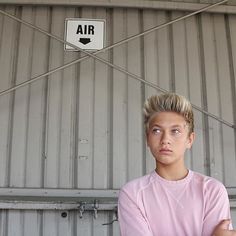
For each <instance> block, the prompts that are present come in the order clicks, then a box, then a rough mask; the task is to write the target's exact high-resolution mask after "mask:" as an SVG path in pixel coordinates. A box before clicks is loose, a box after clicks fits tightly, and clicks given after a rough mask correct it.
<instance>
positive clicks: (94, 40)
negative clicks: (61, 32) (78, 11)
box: [65, 18, 105, 51]
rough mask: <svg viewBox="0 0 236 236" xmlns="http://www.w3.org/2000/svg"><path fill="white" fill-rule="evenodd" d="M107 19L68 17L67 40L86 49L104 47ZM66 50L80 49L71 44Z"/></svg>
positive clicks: (66, 46) (66, 24) (66, 26)
mask: <svg viewBox="0 0 236 236" xmlns="http://www.w3.org/2000/svg"><path fill="white" fill-rule="evenodd" d="M104 35H105V20H97V19H95V20H94V19H79V18H68V19H66V21H65V40H66V41H67V42H69V43H72V44H74V45H75V46H77V47H79V48H81V49H84V50H100V49H103V48H104V44H105V42H104V38H105V37H104ZM65 50H70V51H78V49H76V48H73V47H71V46H69V45H65Z"/></svg>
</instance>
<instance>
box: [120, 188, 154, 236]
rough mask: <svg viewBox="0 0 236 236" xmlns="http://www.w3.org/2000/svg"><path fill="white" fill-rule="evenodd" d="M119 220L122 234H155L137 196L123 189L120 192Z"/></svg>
mask: <svg viewBox="0 0 236 236" xmlns="http://www.w3.org/2000/svg"><path fill="white" fill-rule="evenodd" d="M118 221H119V225H120V233H121V236H153V234H152V232H151V230H150V227H149V224H148V221H147V220H146V218H145V216H144V215H143V214H142V212H141V210H140V208H139V207H138V204H137V202H136V199H135V196H134V197H132V196H131V195H129V194H128V193H127V192H125V191H123V190H120V193H119V200H118Z"/></svg>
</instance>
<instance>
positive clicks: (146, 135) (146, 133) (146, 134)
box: [145, 131, 149, 147]
mask: <svg viewBox="0 0 236 236" xmlns="http://www.w3.org/2000/svg"><path fill="white" fill-rule="evenodd" d="M145 137H146V143H147V147H149V142H148V132H147V131H146V132H145Z"/></svg>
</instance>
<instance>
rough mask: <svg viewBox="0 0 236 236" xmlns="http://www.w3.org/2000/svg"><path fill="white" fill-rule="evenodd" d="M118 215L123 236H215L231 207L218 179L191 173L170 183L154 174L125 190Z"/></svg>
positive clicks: (124, 188)
mask: <svg viewBox="0 0 236 236" xmlns="http://www.w3.org/2000/svg"><path fill="white" fill-rule="evenodd" d="M118 216H119V224H120V231H121V235H122V236H211V235H212V232H213V230H214V228H215V227H216V225H217V224H218V223H219V222H220V221H221V220H223V219H230V205H229V199H228V194H227V191H226V189H225V187H224V185H223V184H222V183H220V182H219V181H217V180H216V179H213V178H211V177H208V176H204V175H201V174H199V173H196V172H193V171H191V170H189V172H188V175H187V176H186V177H185V178H184V179H182V180H178V181H168V180H166V179H163V178H162V177H160V176H159V175H158V174H157V173H156V172H155V171H153V172H152V173H151V174H149V175H146V176H143V177H141V178H138V179H135V180H133V181H131V182H129V183H127V184H125V185H124V186H123V187H122V189H121V190H120V193H119V202H118ZM230 228H232V225H231V226H230Z"/></svg>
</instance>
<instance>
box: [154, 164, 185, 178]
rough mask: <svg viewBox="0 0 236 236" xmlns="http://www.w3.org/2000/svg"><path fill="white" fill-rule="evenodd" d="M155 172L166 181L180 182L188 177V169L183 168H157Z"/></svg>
mask: <svg viewBox="0 0 236 236" xmlns="http://www.w3.org/2000/svg"><path fill="white" fill-rule="evenodd" d="M156 172H157V174H158V175H159V176H161V177H162V178H164V179H166V180H172V181H176V180H181V179H184V178H185V177H186V176H187V175H188V169H187V168H186V167H185V166H182V167H179V166H178V167H177V166H165V167H163V166H157V167H156Z"/></svg>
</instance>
